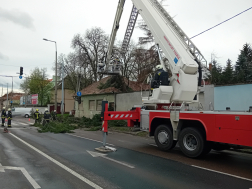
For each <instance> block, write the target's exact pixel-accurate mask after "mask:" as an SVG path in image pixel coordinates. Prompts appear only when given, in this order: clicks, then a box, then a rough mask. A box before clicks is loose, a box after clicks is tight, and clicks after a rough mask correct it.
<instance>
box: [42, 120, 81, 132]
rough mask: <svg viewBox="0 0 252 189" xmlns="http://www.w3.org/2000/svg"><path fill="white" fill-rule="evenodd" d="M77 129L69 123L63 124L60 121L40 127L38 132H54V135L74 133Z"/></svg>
mask: <svg viewBox="0 0 252 189" xmlns="http://www.w3.org/2000/svg"><path fill="white" fill-rule="evenodd" d="M76 128H77V127H76V126H74V125H70V124H67V123H62V122H58V121H51V122H49V123H48V124H47V125H45V126H43V125H39V129H38V132H40V133H44V132H52V133H72V132H73V131H72V130H74V129H76Z"/></svg>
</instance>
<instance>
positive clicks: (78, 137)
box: [67, 133, 115, 146]
mask: <svg viewBox="0 0 252 189" xmlns="http://www.w3.org/2000/svg"><path fill="white" fill-rule="evenodd" d="M67 134H68V135H71V136H75V137H78V138H84V139H87V140H91V141H94V142H99V143H103V142H101V141H99V140H94V139H90V138H86V137H81V136H77V135H73V134H69V133H67ZM106 144H108V145H111V146H115V145H114V144H109V143H106Z"/></svg>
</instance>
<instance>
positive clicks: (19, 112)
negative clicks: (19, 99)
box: [11, 108, 32, 118]
mask: <svg viewBox="0 0 252 189" xmlns="http://www.w3.org/2000/svg"><path fill="white" fill-rule="evenodd" d="M31 110H32V108H12V109H11V111H12V115H13V116H24V117H26V118H28V117H30V116H31Z"/></svg>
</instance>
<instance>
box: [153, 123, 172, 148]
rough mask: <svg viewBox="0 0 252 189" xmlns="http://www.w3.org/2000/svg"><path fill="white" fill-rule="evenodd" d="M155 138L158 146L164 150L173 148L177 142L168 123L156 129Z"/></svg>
mask: <svg viewBox="0 0 252 189" xmlns="http://www.w3.org/2000/svg"><path fill="white" fill-rule="evenodd" d="M154 138H155V142H156V144H157V146H158V148H159V149H161V150H163V151H168V150H171V149H172V148H174V147H175V146H176V143H177V141H175V140H173V134H172V130H171V128H170V127H169V126H168V125H159V126H158V127H157V128H156V130H155V133H154Z"/></svg>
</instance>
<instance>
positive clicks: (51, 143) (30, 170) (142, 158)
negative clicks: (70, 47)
mask: <svg viewBox="0 0 252 189" xmlns="http://www.w3.org/2000/svg"><path fill="white" fill-rule="evenodd" d="M31 123H33V122H32V121H28V119H27V118H14V120H13V124H12V125H13V128H11V129H9V130H10V133H3V132H0V139H1V140H0V164H1V165H0V175H1V176H0V181H1V189H2V188H8V189H12V188H13V189H19V188H20V189H21V188H46V189H49V188H62V189H65V188H66V189H67V188H109V189H111V188H138V189H139V188H157V189H161V188H178V189H180V188H192V189H193V188H204V189H205V188H206V189H208V188H209V189H211V188H217V189H221V188H229V189H230V188H234V189H235V188H239V189H242V188H246V189H249V188H252V169H251V168H252V154H242V153H238V152H230V151H224V152H214V151H213V152H211V153H210V154H209V155H208V156H206V157H205V158H203V159H189V158H186V157H185V156H183V155H182V153H181V152H180V151H179V149H178V148H175V149H174V150H172V151H171V152H162V151H160V150H158V149H157V147H156V146H155V143H154V140H153V138H143V137H136V136H132V135H128V134H124V133H116V132H110V133H109V135H108V136H107V143H108V145H109V146H111V147H113V148H116V149H117V151H116V152H110V153H108V154H102V153H100V152H97V151H95V148H97V147H100V146H102V143H101V141H102V135H101V132H100V131H97V132H91V131H83V130H76V131H75V133H69V134H53V133H38V132H37V129H36V127H31V126H29V124H31Z"/></svg>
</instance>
